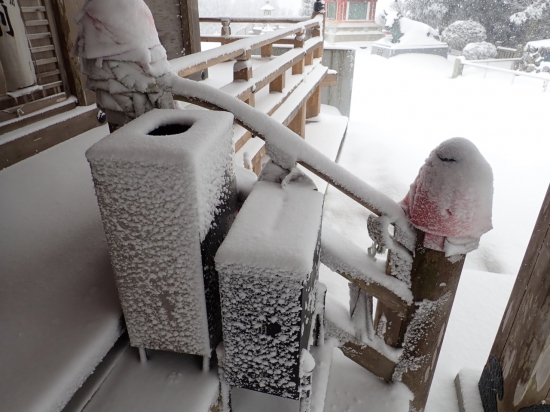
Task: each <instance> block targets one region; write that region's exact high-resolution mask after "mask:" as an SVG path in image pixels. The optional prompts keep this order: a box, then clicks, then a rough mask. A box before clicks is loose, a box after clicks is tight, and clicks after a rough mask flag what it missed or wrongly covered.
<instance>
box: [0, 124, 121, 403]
mask: <svg viewBox="0 0 550 412" xmlns="http://www.w3.org/2000/svg"><path fill="white" fill-rule="evenodd" d="M107 133H108V130H107V127H106V126H105V127H101V128H96V129H94V130H93V131H90V132H88V133H85V134H82V135H80V136H79V137H76V138H74V139H71V140H69V141H67V142H64V143H62V144H59V145H57V146H55V147H53V148H51V149H50V150H47V151H45V152H43V153H40V154H38V155H36V156H34V157H33V158H31V159H27V160H25V161H23V162H20V163H18V164H16V165H13V166H11V167H9V168H7V169H4V170H2V171H0V193H9V196H2V200H1V201H0V215H1V216H2V218H1V219H0V233H1V235H0V262H1V264H0V266H1V269H0V273H1V277H2V286H1V287H0V302H2V308H4V309H5V310H4V309H3V310H0V333H1V336H2V338H1V339H0V410H2V411H10V412H11V411H14V412H15V411H18V412H19V411H22V412H41V411H51V412H55V411H60V410H61V409H62V408H63V406H64V405H65V404H66V403H67V401H68V400H69V399H70V398H71V397H72V396H73V394H74V393H75V391H76V390H77V389H78V388H79V386H80V385H81V384H82V383H83V382H84V381H85V380H86V378H87V377H88V376H89V375H90V374H91V373H92V372H93V370H94V369H95V368H96V366H97V365H98V364H99V363H100V362H101V360H102V359H103V358H104V357H105V355H106V354H107V352H109V350H110V349H111V347H112V346H113V344H114V343H115V342H116V340H117V339H118V337H119V335H120V333H121V327H120V318H121V314H122V311H121V309H120V304H119V300H118V296H117V292H116V287H115V282H114V276H113V273H112V270H111V264H110V261H109V254H108V251H107V242H106V240H105V235H104V232H103V225H102V224H101V218H100V215H99V209H98V206H97V202H96V198H95V194H94V189H93V183H92V177H91V174H90V169H89V166H88V163H87V162H86V158H85V157H84V152H85V151H86V150H87V149H88V148H89V147H90V146H91V145H92V144H94V143H95V142H97V141H98V140H99V139H101V138H103V137H104V136H105V135H106V134H107Z"/></svg>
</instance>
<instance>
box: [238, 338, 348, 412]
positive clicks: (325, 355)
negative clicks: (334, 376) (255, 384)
mask: <svg viewBox="0 0 550 412" xmlns="http://www.w3.org/2000/svg"><path fill="white" fill-rule="evenodd" d="M337 343H338V342H337V341H336V339H333V338H329V339H327V340H326V341H325V342H324V344H323V345H320V346H314V347H312V348H311V350H310V352H311V354H312V355H313V358H314V359H315V369H314V370H313V376H312V380H311V385H312V389H311V409H310V411H309V412H323V411H324V410H325V399H326V395H327V387H328V384H329V375H330V369H331V366H332V357H333V354H334V348H335V347H336V346H337ZM231 401H232V407H233V412H298V411H299V407H300V402H299V401H295V400H292V399H286V398H281V397H279V396H273V395H268V394H265V393H260V392H255V391H251V390H247V389H238V388H235V389H233V390H232V391H231Z"/></svg>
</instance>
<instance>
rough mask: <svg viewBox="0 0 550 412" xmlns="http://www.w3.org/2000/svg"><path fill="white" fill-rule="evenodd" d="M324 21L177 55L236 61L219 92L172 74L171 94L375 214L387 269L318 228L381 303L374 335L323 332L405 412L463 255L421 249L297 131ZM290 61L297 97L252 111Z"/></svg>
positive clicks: (373, 224)
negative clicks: (261, 56)
mask: <svg viewBox="0 0 550 412" xmlns="http://www.w3.org/2000/svg"><path fill="white" fill-rule="evenodd" d="M322 22H323V19H322V17H321V16H318V17H316V18H314V19H312V20H308V21H305V22H300V23H296V24H294V25H292V26H289V27H288V28H285V29H280V30H276V31H274V32H271V33H269V34H265V35H262V36H257V37H251V38H245V39H239V40H237V39H232V40H234V41H232V42H231V43H230V44H225V45H223V46H221V47H219V48H217V49H214V50H208V51H205V52H202V53H198V54H196V55H191V56H187V57H184V58H181V59H179V61H175V62H173V66H174V67H175V68H176V69H177V71H178V73H179V74H180V76H187V75H189V74H192V73H196V72H198V71H200V70H203V69H205V68H208V67H212V66H213V65H215V64H218V63H222V62H227V61H229V60H231V59H234V58H236V59H237V61H236V62H235V64H234V78H233V82H231V83H229V84H227V85H225V86H223V87H222V88H221V90H220V89H218V88H214V87H211V86H208V85H207V84H203V83H200V82H195V81H192V80H189V79H185V78H182V77H174V79H173V83H172V92H173V94H174V98H175V99H177V100H180V101H185V102H189V103H192V104H195V105H198V106H202V107H205V108H208V109H212V110H223V111H228V112H231V113H233V115H234V116H235V122H236V123H237V125H238V126H239V127H240V128H241V129H242V131H238V130H237V133H241V135H242V137H240V138H239V139H238V140H237V141H236V146H238V145H239V144H240V143H239V142H241V141H242V139H243V138H244V136H248V137H250V136H252V135H254V136H257V137H260V138H261V139H263V140H264V141H265V142H266V145H265V149H266V152H267V154H268V155H269V156H270V158H271V159H272V161H274V162H275V163H276V164H278V165H279V166H281V167H283V168H284V169H287V170H293V169H294V168H295V167H296V165H297V164H299V165H302V166H303V167H304V168H306V169H307V170H309V171H311V172H312V173H314V174H316V175H317V176H319V177H320V178H322V179H323V180H325V181H326V182H327V183H329V184H331V185H332V186H334V187H335V188H337V189H338V190H340V191H342V192H343V193H344V194H346V195H347V196H348V197H350V198H352V199H353V200H355V201H356V202H358V203H359V204H361V205H362V206H363V207H365V208H367V209H368V210H370V211H371V212H373V213H374V214H375V215H378V217H374V218H371V219H370V221H369V234H370V235H371V237H373V239H374V240H375V241H376V245H377V246H378V247H380V248H382V247H385V248H387V249H388V250H389V252H388V264H387V268H386V271H385V272H384V271H376V270H374V269H373V265H372V264H371V263H370V262H371V261H372V259H371V258H370V257H368V256H367V253H366V252H365V251H364V250H362V249H360V248H359V247H357V246H356V245H353V244H352V243H350V242H349V241H347V240H346V239H344V238H342V237H341V236H338V235H337V234H336V233H335V232H331V231H330V230H329V229H323V239H322V258H321V259H322V261H323V262H324V263H325V264H326V265H327V266H329V267H330V268H331V269H332V270H333V271H335V272H337V273H339V274H340V275H342V276H344V277H345V278H346V279H348V280H349V281H351V282H353V284H355V285H357V286H358V287H359V288H360V289H361V290H363V291H365V292H366V293H367V294H368V295H370V296H375V297H376V298H377V299H378V300H379V302H378V309H377V313H376V315H374V314H372V313H371V314H370V316H371V320H372V323H373V324H372V325H371V326H370V335H371V336H372V339H367V340H364V339H361V338H360V337H357V336H352V335H350V334H349V333H346V332H343V331H342V330H341V329H339V328H338V325H329V326H330V328H329V329H331V332H330V333H332V334H334V335H336V336H338V337H339V338H340V340H341V343H342V350H343V352H344V353H345V354H346V355H347V356H348V357H349V358H351V359H352V360H354V361H355V362H357V363H359V364H360V365H361V366H363V367H365V368H366V369H368V370H370V371H371V372H373V373H374V374H376V375H377V376H380V377H382V378H383V379H385V380H387V381H402V382H404V383H405V384H406V385H407V386H408V387H409V388H410V389H411V391H412V392H413V394H414V396H415V397H414V400H413V401H412V402H411V411H412V410H415V411H422V410H423V409H424V406H425V404H426V400H427V396H428V392H429V389H430V386H431V382H432V379H433V374H434V371H435V365H436V364H437V359H438V356H439V351H440V349H441V344H442V341H443V336H444V332H445V328H446V325H447V323H448V320H449V315H450V311H451V306H452V303H453V300H454V296H455V293H456V289H457V286H458V280H459V278H460V273H461V270H462V265H463V263H464V258H463V257H462V258H460V259H458V261H455V262H454V263H452V262H450V261H449V260H448V259H447V258H446V257H445V254H444V253H443V252H438V251H434V250H429V249H425V248H424V246H423V240H424V233H423V232H421V231H417V230H416V229H414V228H413V227H412V226H411V224H410V223H409V220H408V218H407V216H406V215H405V212H404V211H403V209H402V208H401V207H400V206H399V205H398V204H397V203H396V202H395V201H393V200H392V199H391V198H389V197H388V196H386V195H385V194H383V193H380V192H379V191H377V190H375V189H374V188H373V187H371V186H370V185H368V184H367V183H365V182H363V181H362V180H361V179H359V178H357V177H356V176H354V175H353V174H351V173H350V172H348V171H347V170H346V169H344V168H343V167H342V166H340V165H339V164H337V163H335V162H333V161H331V160H330V159H328V158H327V157H325V156H324V155H323V154H321V153H320V152H318V151H317V150H315V149H314V148H312V147H311V146H309V145H308V144H307V143H306V141H305V140H304V139H303V138H302V137H303V124H304V121H305V117H306V116H309V115H315V113H318V110H319V100H320V99H319V91H320V86H321V85H322V83H323V79H325V78H326V75H327V69H326V68H325V67H323V66H322V65H320V64H319V61H318V60H316V58H318V57H320V56H321V54H322V36H321V33H322V30H321V29H322V27H321V25H322ZM306 28H312V29H313V30H312V32H313V37H312V38H310V39H309V40H305V38H304V33H305V30H306ZM316 34H317V35H316ZM289 36H294V37H293V38H292V39H290V40H291V41H292V44H293V45H294V48H293V49H292V50H290V51H288V52H287V53H285V54H284V55H283V56H280V57H277V58H274V59H273V60H271V62H268V63H266V64H265V65H264V66H261V67H260V68H258V69H256V70H252V67H251V64H250V63H249V61H250V59H251V50H254V49H262V51H264V52H265V54H268V46H271V45H272V44H274V43H275V42H278V41H281V40H284V41H290V40H288V39H289ZM308 56H310V57H308ZM291 68H292V72H293V73H294V74H300V73H301V74H303V75H306V76H307V77H308V80H307V81H305V82H298V83H296V86H295V87H294V86H292V87H290V89H292V90H291V93H292V96H294V97H293V98H292V99H288V96H289V94H287V95H286V96H287V97H286V98H285V97H281V99H280V100H278V101H277V103H276V104H274V105H272V106H270V108H269V109H267V110H266V109H265V108H263V110H258V108H255V107H254V106H255V104H256V102H255V94H256V93H257V92H258V90H259V89H261V88H263V87H266V86H267V85H269V87H270V91H275V92H277V93H281V96H282V95H283V94H284V92H285V91H286V92H288V90H287V89H289V87H288V85H287V86H286V87H285V78H286V77H285V73H286V71H287V70H290V69H291ZM297 77H300V78H302V77H304V76H297ZM241 146H242V145H241ZM389 225H393V226H394V228H395V229H394V235H393V236H390V235H389V233H388V226H389ZM335 245H336V246H335ZM342 245H343V246H342ZM434 285H438V286H437V287H434ZM375 331H376V333H375Z"/></svg>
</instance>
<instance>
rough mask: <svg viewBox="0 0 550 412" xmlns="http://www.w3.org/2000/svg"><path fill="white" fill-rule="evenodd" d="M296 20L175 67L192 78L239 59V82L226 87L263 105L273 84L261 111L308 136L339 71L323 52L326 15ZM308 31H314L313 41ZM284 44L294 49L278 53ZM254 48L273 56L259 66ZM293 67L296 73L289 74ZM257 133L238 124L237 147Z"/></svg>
mask: <svg viewBox="0 0 550 412" xmlns="http://www.w3.org/2000/svg"><path fill="white" fill-rule="evenodd" d="M263 20H265V19H262V21H263ZM292 20H295V21H298V23H295V24H292V25H291V26H289V27H286V28H282V29H279V30H275V31H273V32H270V33H267V34H264V35H261V36H253V37H247V38H241V39H235V38H229V37H228V38H226V40H227V41H226V42H225V44H224V45H222V46H221V47H218V48H216V49H212V50H206V51H203V52H201V53H196V54H193V55H190V56H185V57H182V58H179V59H176V60H172V61H171V63H172V67H173V68H174V70H175V71H177V72H178V74H179V76H181V77H187V76H190V75H192V74H195V73H199V72H201V71H202V70H206V69H208V68H211V67H213V66H215V65H217V64H221V63H224V62H228V61H232V60H236V62H235V63H234V65H233V81H232V82H231V83H228V84H226V85H224V86H222V87H221V90H222V91H224V92H225V93H228V94H229V95H231V96H233V97H235V98H237V99H239V100H241V101H243V102H246V103H248V104H249V105H250V106H252V107H257V104H256V95H257V94H258V93H259V92H260V91H261V90H262V89H264V88H265V87H267V86H269V92H271V95H270V99H269V102H262V103H261V110H262V111H263V112H264V113H267V114H268V115H269V116H272V117H274V118H276V119H277V120H278V121H279V122H280V123H282V124H283V125H285V126H288V127H290V128H291V129H292V130H293V131H295V132H296V133H297V134H299V135H300V136H302V137H304V136H305V122H306V118H310V117H314V116H317V115H318V114H319V112H320V108H321V89H322V87H324V86H330V85H334V84H335V83H336V75H335V74H329V73H328V70H327V68H326V67H324V66H321V64H320V63H321V57H322V54H323V37H322V26H323V18H322V16H317V17H315V18H313V19H308V20H305V21H303V19H301V18H300V19H292ZM306 31H309V34H310V35H311V37H310V38H309V39H308V40H306V36H305V35H306ZM280 43H285V44H292V45H293V46H294V48H293V49H291V50H289V51H288V52H286V53H284V54H283V55H281V56H277V57H274V56H273V45H274V44H280ZM254 50H260V51H261V56H262V57H264V58H271V60H270V61H268V62H264V64H263V65H261V66H259V67H258V68H256V69H253V67H252V62H253V56H252V52H253V51H254ZM289 70H291V73H292V75H294V76H290V77H289V76H288V74H287V72H288V71H289ZM305 78H307V81H305V80H304V79H305ZM290 96H292V99H291V101H289V98H290ZM252 135H253V134H252V132H251V131H249V130H246V129H245V128H242V127H240V128H239V127H237V129H236V131H235V139H234V140H235V151H239V150H240V149H241V148H242V147H243V146H244V145H245V144H246V143H247V142H248V141H249V139H250V138H251V137H252ZM264 155H265V148H264V149H260V150H259V151H257V152H256V153H255V154H253V159H252V164H253V166H254V171H255V172H257V173H259V171H260V167H261V158H262V157H263V156H264Z"/></svg>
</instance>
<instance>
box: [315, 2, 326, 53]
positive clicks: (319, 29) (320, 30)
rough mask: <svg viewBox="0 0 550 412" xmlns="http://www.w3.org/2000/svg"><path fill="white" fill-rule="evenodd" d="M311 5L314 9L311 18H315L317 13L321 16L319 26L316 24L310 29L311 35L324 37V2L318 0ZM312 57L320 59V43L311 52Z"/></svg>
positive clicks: (321, 50)
mask: <svg viewBox="0 0 550 412" xmlns="http://www.w3.org/2000/svg"><path fill="white" fill-rule="evenodd" d="M313 7H314V9H313V10H314V11H313V16H312V18H315V17H317V16H318V15H319V14H321V15H322V16H323V22H322V23H321V25H320V26H316V27H314V28H313V29H312V30H311V36H312V37H319V36H322V37H323V39H324V38H325V27H326V21H327V14H326V13H325V12H324V11H325V5H324V3H322V2H320V1H317V2H315V4H314V5H313ZM313 57H314V58H316V59H320V58H322V57H323V46H322V45H321V47H319V48H317V49H315V51H314V52H313Z"/></svg>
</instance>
